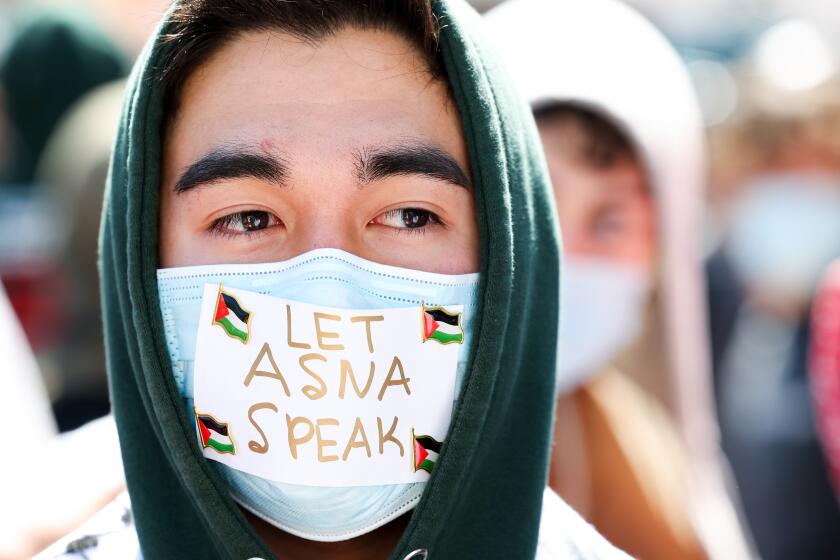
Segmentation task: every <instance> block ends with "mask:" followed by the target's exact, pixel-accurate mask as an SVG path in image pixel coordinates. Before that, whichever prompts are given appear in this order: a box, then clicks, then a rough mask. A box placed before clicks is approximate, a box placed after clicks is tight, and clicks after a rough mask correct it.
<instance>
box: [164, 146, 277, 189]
mask: <svg viewBox="0 0 840 560" xmlns="http://www.w3.org/2000/svg"><path fill="white" fill-rule="evenodd" d="M288 175H289V167H288V164H287V163H286V161H285V160H284V159H283V158H280V157H278V156H274V155H271V154H266V153H257V152H254V151H251V150H249V149H248V148H240V147H224V148H217V149H215V150H213V151H211V152H209V153H208V154H206V155H204V156H202V157H201V159H199V160H198V161H196V162H195V163H193V164H191V165H190V166H189V167H187V168H186V169H185V170H184V172H183V173H182V174H181V177H180V178H179V179H178V182H177V183H175V192H176V193H177V194H182V193H185V192H187V191H189V190H191V189H194V188H196V187H200V186H204V185H210V184H212V183H217V182H219V181H224V180H226V179H241V178H245V177H252V178H255V179H262V180H264V181H269V182H272V183H276V184H277V185H280V186H283V185H284V184H285V182H286V179H287V178H288Z"/></svg>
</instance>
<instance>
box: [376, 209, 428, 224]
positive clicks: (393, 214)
mask: <svg viewBox="0 0 840 560" xmlns="http://www.w3.org/2000/svg"><path fill="white" fill-rule="evenodd" d="M371 223H372V224H378V225H382V226H387V227H392V228H396V229H423V228H426V227H428V226H430V225H440V224H442V222H441V220H440V218H438V217H437V215H436V214H435V213H434V212H430V211H428V210H423V209H421V208H399V209H397V210H389V211H388V212H383V213H382V214H380V215H379V216H377V217H376V218H374V219H373V220H371Z"/></svg>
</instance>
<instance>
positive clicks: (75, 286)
mask: <svg viewBox="0 0 840 560" xmlns="http://www.w3.org/2000/svg"><path fill="white" fill-rule="evenodd" d="M9 24H10V26H11V33H12V39H11V42H10V43H9V45H8V48H7V49H6V50H5V52H4V53H2V54H0V87H2V90H3V91H4V93H5V95H4V99H5V103H4V113H5V119H6V121H7V123H8V126H7V134H6V138H7V139H8V142H7V143H6V144H5V145H6V150H5V154H4V157H3V158H2V159H3V161H4V162H5V165H4V166H2V169H0V278H1V279H2V281H3V283H4V285H5V286H6V287H7V289H8V292H9V296H10V299H11V300H12V304H13V306H14V308H15V310H16V311H17V313H18V315H19V316H20V318H21V321H22V323H23V327H24V330H25V331H26V333H27V335H28V337H29V340H30V342H31V344H32V346H33V349H34V350H35V352H36V355H37V356H38V358H39V363H40V364H41V366H42V369H43V370H44V372H45V375H46V377H47V382H48V389H49V390H50V392H51V394H52V396H53V398H55V399H56V402H55V412H56V415H57V420H58V426H59V429H61V430H68V429H72V428H75V427H78V426H79V425H81V424H83V423H84V422H85V421H87V420H90V419H92V418H95V417H97V416H100V415H102V414H104V413H107V411H108V401H107V387H106V382H105V374H104V365H103V364H104V358H103V357H102V350H101V348H102V343H101V327H100V321H99V320H98V319H96V317H97V315H92V316H91V315H89V314H85V313H84V312H82V313H80V309H82V307H80V306H85V307H86V308H87V309H88V310H92V311H93V312H94V313H95V312H96V311H97V310H98V297H96V290H95V286H96V282H95V281H94V278H95V272H94V271H95V246H96V241H95V237H93V236H89V237H88V238H87V239H85V241H84V243H83V244H82V245H81V246H82V249H83V250H84V252H82V251H80V250H77V249H75V248H74V247H73V245H72V242H73V240H74V239H75V238H76V237H77V236H75V235H73V233H74V232H75V231H76V230H77V229H78V225H77V224H78V220H77V215H78V214H79V213H78V212H77V211H76V210H77V209H78V208H79V206H78V204H79V202H80V201H81V202H84V203H87V202H88V201H87V200H83V199H81V198H80V196H79V189H72V188H68V185H67V183H68V182H70V181H71V179H69V178H70V177H73V178H74V179H75V176H76V174H74V173H73V172H72V169H73V168H74V167H75V166H78V165H81V164H82V163H83V162H86V161H88V160H89V158H90V157H91V153H93V152H94V151H95V150H96V149H95V144H96V141H95V139H94V138H93V136H94V135H95V131H96V128H95V127H84V128H80V129H78V130H76V134H75V136H74V138H73V140H72V145H73V146H74V149H76V150H77V151H78V153H79V154H84V156H83V157H77V158H75V159H74V160H73V161H72V162H71V161H69V160H65V162H66V165H65V166H64V167H63V168H61V169H56V168H55V166H53V167H52V168H51V173H45V172H43V171H41V170H40V169H41V168H42V167H45V165H46V164H43V163H41V162H42V160H43V159H44V157H45V154H46V153H47V152H48V151H49V152H52V153H53V154H54V153H55V152H56V149H55V148H54V147H53V148H49V147H48V146H49V145H50V144H54V142H53V141H52V140H51V137H52V136H53V134H54V132H55V131H56V130H57V129H58V128H61V123H62V121H63V119H65V118H66V117H67V115H68V114H69V113H72V112H73V107H74V106H75V105H76V104H77V103H78V102H79V101H80V99H82V98H83V97H84V96H85V95H86V94H87V93H88V92H89V91H91V90H92V89H94V88H96V87H97V86H99V85H101V84H103V83H107V82H110V81H112V80H115V79H117V78H120V77H121V76H123V75H124V74H125V72H126V70H127V60H126V57H125V56H124V55H123V54H122V53H121V52H120V51H119V50H118V49H117V47H115V46H114V44H113V43H112V42H111V41H110V40H109V39H108V37H107V36H106V35H105V34H104V33H103V32H102V31H101V30H100V29H98V28H97V25H96V23H95V21H93V19H92V18H91V17H89V14H87V15H86V14H85V13H84V12H70V11H69V10H67V9H61V10H59V9H50V8H46V7H43V6H32V5H28V4H27V5H20V6H18V7H16V8H15V9H12V10H11V11H10V18H9ZM107 118H112V117H107ZM111 130H113V128H112V129H110V130H109V131H111ZM99 150H100V152H101V151H102V150H101V149H99ZM49 158H51V159H55V156H54V155H50V156H49ZM103 181H104V179H103V177H101V176H100V177H99V179H98V185H97V187H96V190H97V191H101V185H102V184H103ZM90 206H92V207H93V216H91V215H88V216H86V217H85V218H84V222H85V223H86V224H88V226H89V224H91V223H96V222H97V221H98V214H99V210H98V207H97V205H96V204H91V205H90ZM81 214H84V213H83V212H82V213H81ZM45 224H47V225H48V226H47V227H44V225H45ZM80 269H88V270H89V271H90V272H89V273H88V274H87V277H86V278H82V277H81V276H80V275H79V274H78V271H79V270H80ZM91 290H93V296H90V297H85V294H89V293H90V292H91ZM84 341H91V342H90V343H84V344H83V342H84ZM80 358H81V359H80ZM80 371H81V372H84V374H82V373H80Z"/></svg>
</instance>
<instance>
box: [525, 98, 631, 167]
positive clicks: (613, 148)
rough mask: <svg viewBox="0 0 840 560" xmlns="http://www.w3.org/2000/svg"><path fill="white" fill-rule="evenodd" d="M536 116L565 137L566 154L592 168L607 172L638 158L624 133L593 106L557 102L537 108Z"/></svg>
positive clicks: (540, 121) (539, 121) (538, 120)
mask: <svg viewBox="0 0 840 560" xmlns="http://www.w3.org/2000/svg"><path fill="white" fill-rule="evenodd" d="M534 117H535V118H536V119H537V122H538V123H546V124H549V123H550V124H552V125H554V126H555V127H558V128H559V129H560V130H561V131H562V133H563V135H564V140H565V142H564V143H563V144H564V146H565V148H566V151H567V152H566V153H567V154H568V155H569V156H570V157H571V158H573V159H575V160H576V161H579V162H582V163H584V164H586V165H588V166H590V167H593V168H595V169H607V168H610V167H612V166H613V165H615V164H616V163H617V162H619V161H622V160H627V159H629V160H635V159H636V150H635V148H634V146H633V144H632V143H631V141H630V139H629V138H628V137H627V135H626V134H625V133H624V131H623V130H621V128H619V126H618V125H617V124H616V123H614V122H612V121H611V120H609V119H608V118H607V117H604V116H602V115H601V114H600V113H599V112H598V111H595V110H593V109H591V108H589V107H586V106H584V105H580V104H576V103H553V104H550V105H547V106H545V107H541V108H537V109H536V110H535V111H534ZM558 125H559V126H558Z"/></svg>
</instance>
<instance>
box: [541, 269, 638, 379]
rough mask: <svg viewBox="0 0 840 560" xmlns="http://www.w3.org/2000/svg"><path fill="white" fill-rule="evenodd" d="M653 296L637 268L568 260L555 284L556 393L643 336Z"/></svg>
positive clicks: (593, 372)
mask: <svg viewBox="0 0 840 560" xmlns="http://www.w3.org/2000/svg"><path fill="white" fill-rule="evenodd" d="M651 291H652V281H651V275H650V273H649V272H648V271H647V270H646V269H645V268H644V267H642V266H639V265H632V264H626V263H620V262H614V261H610V260H609V259H605V258H598V257H575V256H572V257H567V258H566V259H565V260H564V261H563V281H562V282H561V283H560V327H559V336H558V339H557V393H558V394H559V395H563V394H567V393H570V392H571V391H573V390H574V389H577V388H578V387H579V386H581V385H582V384H584V383H585V382H586V381H587V380H588V379H589V378H591V377H592V376H593V375H596V374H598V373H600V372H601V371H602V370H603V368H604V367H606V366H607V365H608V364H609V363H610V361H611V360H613V359H615V358H616V357H617V356H618V354H619V352H620V351H622V350H624V349H625V348H626V347H627V346H629V345H630V344H631V343H632V342H633V341H634V340H635V339H636V338H638V337H639V335H640V334H641V331H642V324H643V322H644V313H645V306H646V305H647V303H648V301H649V299H650V295H651Z"/></svg>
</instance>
